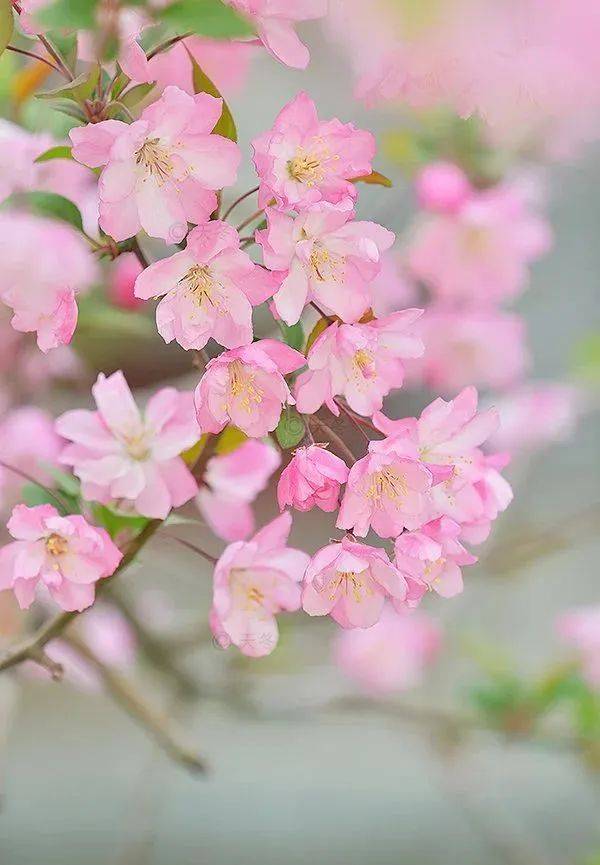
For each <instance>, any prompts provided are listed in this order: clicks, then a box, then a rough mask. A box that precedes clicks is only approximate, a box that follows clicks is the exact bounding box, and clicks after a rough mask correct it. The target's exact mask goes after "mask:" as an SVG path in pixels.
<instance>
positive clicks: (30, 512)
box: [0, 505, 122, 610]
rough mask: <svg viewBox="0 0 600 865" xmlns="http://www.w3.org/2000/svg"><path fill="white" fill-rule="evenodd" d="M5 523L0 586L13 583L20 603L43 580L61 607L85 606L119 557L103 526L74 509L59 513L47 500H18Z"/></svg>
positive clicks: (30, 597) (25, 604) (31, 596)
mask: <svg viewBox="0 0 600 865" xmlns="http://www.w3.org/2000/svg"><path fill="white" fill-rule="evenodd" d="M7 528H8V531H9V532H10V534H11V535H12V536H13V538H15V540H14V541H13V542H12V543H9V544H7V545H6V546H5V547H2V549H0V590H4V589H12V590H13V591H14V593H15V596H16V598H17V601H18V602H19V606H20V607H22V608H27V607H29V606H31V604H32V603H33V601H34V599H35V593H36V589H37V586H38V583H42V584H43V585H45V586H46V587H47V589H48V590H49V592H50V594H51V596H52V598H53V599H54V601H56V603H57V604H58V605H59V606H60V607H62V609H63V610H85V609H86V607H89V606H91V604H93V602H94V597H95V584H96V583H97V582H98V580H100V579H102V578H103V577H109V576H110V575H111V574H113V573H114V571H115V570H116V568H117V566H118V564H119V562H120V561H121V558H122V554H121V552H120V550H119V549H118V548H117V547H116V546H115V545H114V544H113V542H112V541H111V539H110V537H109V536H108V534H107V533H106V532H105V531H104V529H99V528H96V527H94V526H91V525H89V523H87V522H86V521H85V520H84V518H83V517H82V516H80V515H79V514H76V515H74V516H68V517H62V516H60V515H59V513H58V511H57V510H56V508H54V507H52V505H37V506H36V507H33V508H28V507H26V506H25V505H17V507H16V508H15V509H14V510H13V512H12V516H11V518H10V520H9V521H8V525H7Z"/></svg>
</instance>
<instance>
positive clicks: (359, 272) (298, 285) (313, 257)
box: [256, 202, 395, 325]
mask: <svg viewBox="0 0 600 865" xmlns="http://www.w3.org/2000/svg"><path fill="white" fill-rule="evenodd" d="M267 221H268V226H267V228H266V229H265V230H264V231H258V232H257V233H256V239H257V242H258V243H259V244H260V245H261V246H262V248H263V258H264V262H265V264H266V266H267V267H268V268H270V269H271V270H274V271H281V276H282V282H281V287H280V288H279V290H278V291H277V292H276V293H275V296H274V304H275V309H276V310H277V313H278V314H279V315H280V316H281V318H282V319H283V320H284V321H285V322H286V324H289V325H292V324H295V323H296V322H297V321H298V320H299V319H300V316H301V315H302V311H303V309H304V307H305V306H306V304H307V303H308V302H309V301H311V300H314V301H316V302H317V303H318V304H319V306H320V307H321V308H322V309H323V310H324V311H325V312H326V313H328V314H334V315H338V316H339V317H340V318H341V319H342V320H343V321H346V322H352V321H358V319H360V317H361V316H362V315H363V314H364V312H365V311H366V310H367V309H368V308H369V306H370V303H371V297H370V294H369V283H370V281H371V280H372V279H373V278H374V277H375V276H376V275H377V273H378V271H379V267H380V259H381V254H382V252H384V251H385V250H387V249H389V248H390V247H391V246H392V244H393V242H394V239H395V238H394V235H393V234H392V232H391V231H388V230H387V229H386V228H383V226H381V225H377V223H375V222H357V221H355V220H354V211H353V210H351V209H350V208H349V207H348V206H346V205H344V206H335V205H333V204H329V203H326V202H323V203H321V204H317V205H314V206H313V207H312V208H311V209H310V210H308V211H306V212H303V213H301V214H300V215H299V216H297V217H296V218H294V217H291V216H288V215H287V214H286V213H282V212H281V211H279V210H274V209H273V208H268V209H267Z"/></svg>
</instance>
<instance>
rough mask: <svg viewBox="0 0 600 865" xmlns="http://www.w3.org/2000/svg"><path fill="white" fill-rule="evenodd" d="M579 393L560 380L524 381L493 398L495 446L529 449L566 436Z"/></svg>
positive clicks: (574, 417)
mask: <svg viewBox="0 0 600 865" xmlns="http://www.w3.org/2000/svg"><path fill="white" fill-rule="evenodd" d="M581 402H582V394H581V392H580V391H579V390H578V389H577V388H576V387H574V386H573V385H569V384H563V383H561V382H552V381H548V382H527V383H526V384H523V385H521V386H520V387H519V388H517V389H516V390H514V391H509V392H508V393H506V394H503V395H502V396H500V397H495V398H494V405H495V407H496V409H497V411H498V413H499V415H500V426H499V427H498V429H497V431H496V432H495V433H494V435H493V436H492V440H491V444H492V445H493V447H495V448H499V449H501V450H508V451H511V452H515V451H520V450H532V449H535V448H540V447H544V446H545V445H548V444H552V443H553V442H558V441H564V440H565V439H568V438H569V436H570V435H571V434H572V433H573V431H574V429H575V424H576V422H577V418H578V415H579V412H580V409H581Z"/></svg>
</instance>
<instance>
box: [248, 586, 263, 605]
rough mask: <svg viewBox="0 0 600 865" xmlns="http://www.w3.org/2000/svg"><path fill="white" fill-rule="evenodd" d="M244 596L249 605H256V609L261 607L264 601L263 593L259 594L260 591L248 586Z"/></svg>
mask: <svg viewBox="0 0 600 865" xmlns="http://www.w3.org/2000/svg"><path fill="white" fill-rule="evenodd" d="M246 596H247V598H248V601H249V603H251V604H256V606H257V607H260V606H262V603H263V601H264V599H265V596H264V593H263V592H261V590H260V589H257V588H256V586H248V589H247V591H246Z"/></svg>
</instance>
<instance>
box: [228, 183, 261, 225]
mask: <svg viewBox="0 0 600 865" xmlns="http://www.w3.org/2000/svg"><path fill="white" fill-rule="evenodd" d="M259 189H260V187H259V186H254V187H253V188H252V189H249V190H248V192H244V194H243V195H240V197H239V198H236V200H235V201H234V202H233V203H232V204H230V205H229V207H228V208H227V210H226V211H225V213H224V214H223V216H222V219H223V222H225V220H226V219H227V217H228V216H229V214H230V213H231V212H232V211H233V210H235V208H236V207H237V206H238V204H241V203H242V201H245V200H246V199H247V198H250V196H251V195H254V193H255V192H258V190H259Z"/></svg>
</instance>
